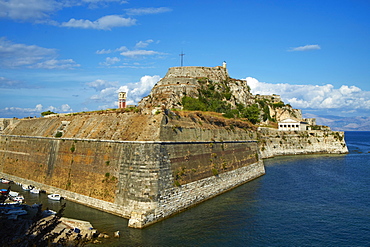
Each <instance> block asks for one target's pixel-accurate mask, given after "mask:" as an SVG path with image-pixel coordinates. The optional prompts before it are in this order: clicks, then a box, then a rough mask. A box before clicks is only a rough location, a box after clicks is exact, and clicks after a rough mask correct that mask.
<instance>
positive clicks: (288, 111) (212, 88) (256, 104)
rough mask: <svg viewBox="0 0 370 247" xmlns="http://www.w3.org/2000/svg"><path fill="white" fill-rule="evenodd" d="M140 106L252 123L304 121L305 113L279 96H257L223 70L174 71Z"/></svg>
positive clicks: (183, 68)
mask: <svg viewBox="0 0 370 247" xmlns="http://www.w3.org/2000/svg"><path fill="white" fill-rule="evenodd" d="M138 106H139V108H142V109H148V108H153V107H161V108H164V109H182V110H183V109H184V110H193V111H194V110H195V111H212V112H218V113H222V114H223V115H224V116H225V117H228V118H244V119H249V121H251V122H252V123H257V122H259V123H265V124H269V123H270V122H277V121H280V120H282V119H285V118H294V119H298V120H300V119H302V113H301V111H300V110H299V109H293V108H292V107H291V106H290V105H287V104H284V102H282V101H281V98H280V96H279V95H253V94H252V93H251V92H250V87H249V86H248V85H247V82H246V81H244V80H238V79H233V78H230V76H229V74H228V72H227V69H226V67H222V66H216V67H173V68H170V69H169V70H168V72H167V74H166V76H165V77H164V78H162V79H161V80H160V81H159V82H158V83H157V84H156V85H155V86H154V87H153V89H152V91H151V93H150V94H149V95H148V96H147V97H145V98H143V99H142V100H141V102H139V105H138Z"/></svg>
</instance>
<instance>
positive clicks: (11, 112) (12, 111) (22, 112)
mask: <svg viewBox="0 0 370 247" xmlns="http://www.w3.org/2000/svg"><path fill="white" fill-rule="evenodd" d="M44 111H52V112H56V113H69V112H72V111H73V110H72V108H71V107H70V106H69V105H68V104H63V105H61V106H59V107H54V106H48V107H44V106H43V105H42V104H37V105H36V106H35V107H34V108H21V107H5V108H4V109H0V114H1V115H2V116H8V117H11V116H30V117H33V116H36V117H37V116H38V117H39V116H40V114H41V112H44Z"/></svg>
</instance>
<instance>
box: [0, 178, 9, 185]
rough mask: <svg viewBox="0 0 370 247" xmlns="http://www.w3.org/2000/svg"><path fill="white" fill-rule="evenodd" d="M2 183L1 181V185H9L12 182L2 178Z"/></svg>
mask: <svg viewBox="0 0 370 247" xmlns="http://www.w3.org/2000/svg"><path fill="white" fill-rule="evenodd" d="M0 181H1V183H3V184H9V183H10V182H11V181H10V180H8V179H5V178H1V179H0Z"/></svg>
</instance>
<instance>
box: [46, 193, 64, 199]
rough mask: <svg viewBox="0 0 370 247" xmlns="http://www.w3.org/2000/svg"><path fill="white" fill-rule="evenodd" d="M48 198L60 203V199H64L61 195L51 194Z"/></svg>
mask: <svg viewBox="0 0 370 247" xmlns="http://www.w3.org/2000/svg"><path fill="white" fill-rule="evenodd" d="M48 198H49V199H50V200H54V201H60V199H62V197H61V196H60V195H59V194H50V195H48Z"/></svg>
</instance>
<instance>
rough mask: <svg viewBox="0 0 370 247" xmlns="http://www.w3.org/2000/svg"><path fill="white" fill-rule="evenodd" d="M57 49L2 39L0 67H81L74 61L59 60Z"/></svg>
mask: <svg viewBox="0 0 370 247" xmlns="http://www.w3.org/2000/svg"><path fill="white" fill-rule="evenodd" d="M57 56H58V54H57V52H56V50H55V49H49V48H43V47H40V46H36V45H25V44H16V43H13V42H11V41H9V40H7V39H5V38H4V37H2V38H0V65H1V66H3V67H6V68H17V67H26V68H46V69H70V68H73V67H79V66H80V65H79V64H76V62H74V61H73V60H72V59H65V60H58V59H56V57H57Z"/></svg>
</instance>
